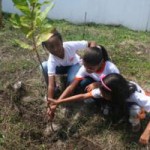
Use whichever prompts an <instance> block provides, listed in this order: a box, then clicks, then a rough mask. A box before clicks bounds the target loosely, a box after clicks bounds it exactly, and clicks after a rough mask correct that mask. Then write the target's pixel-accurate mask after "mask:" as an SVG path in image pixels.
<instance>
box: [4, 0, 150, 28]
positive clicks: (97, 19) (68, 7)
mask: <svg viewBox="0 0 150 150" xmlns="http://www.w3.org/2000/svg"><path fill="white" fill-rule="evenodd" d="M2 1H3V10H4V11H6V12H10V13H12V12H15V13H16V12H18V11H16V9H15V8H14V7H13V4H12V2H11V0H2ZM41 1H42V0H41ZM54 3H55V6H54V8H53V9H52V10H51V11H50V12H49V14H48V17H49V18H52V19H65V20H67V21H70V22H73V23H84V18H85V13H86V14H87V16H86V22H94V23H98V24H109V25H110V24H111V25H123V26H126V27H128V28H130V29H133V30H143V31H146V30H148V31H150V0H55V1H54Z"/></svg>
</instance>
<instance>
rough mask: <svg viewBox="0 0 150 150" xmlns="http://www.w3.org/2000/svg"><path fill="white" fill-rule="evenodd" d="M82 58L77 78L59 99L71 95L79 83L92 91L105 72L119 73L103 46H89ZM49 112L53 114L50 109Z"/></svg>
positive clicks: (83, 87) (85, 89) (86, 89)
mask: <svg viewBox="0 0 150 150" xmlns="http://www.w3.org/2000/svg"><path fill="white" fill-rule="evenodd" d="M82 60H83V65H82V67H81V68H80V69H79V71H78V73H77V74H76V76H75V79H74V80H73V82H72V83H71V84H70V85H69V86H68V87H67V88H66V90H65V91H64V92H63V93H62V95H61V96H60V97H59V99H64V98H66V97H68V96H69V95H71V94H72V93H73V92H74V90H75V89H76V87H77V86H78V85H80V86H81V88H82V89H84V91H91V90H92V89H93V88H94V87H95V86H98V84H99V82H98V81H100V77H101V76H102V75H103V74H105V75H107V74H110V73H119V70H118V68H117V67H116V66H115V65H114V64H113V63H112V62H111V61H110V60H109V57H108V54H107V51H106V49H105V48H104V47H103V46H98V47H91V48H87V49H86V50H85V51H84V54H83V57H82ZM90 83H92V84H90ZM59 99H58V100H59ZM52 109H55V108H52ZM47 113H48V114H49V115H50V116H51V111H50V110H48V111H47Z"/></svg>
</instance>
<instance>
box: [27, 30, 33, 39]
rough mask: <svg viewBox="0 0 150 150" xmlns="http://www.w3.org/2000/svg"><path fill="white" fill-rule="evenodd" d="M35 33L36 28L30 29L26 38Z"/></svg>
mask: <svg viewBox="0 0 150 150" xmlns="http://www.w3.org/2000/svg"><path fill="white" fill-rule="evenodd" d="M33 34H34V30H31V31H29V32H28V33H27V35H26V38H30V37H32V35H33Z"/></svg>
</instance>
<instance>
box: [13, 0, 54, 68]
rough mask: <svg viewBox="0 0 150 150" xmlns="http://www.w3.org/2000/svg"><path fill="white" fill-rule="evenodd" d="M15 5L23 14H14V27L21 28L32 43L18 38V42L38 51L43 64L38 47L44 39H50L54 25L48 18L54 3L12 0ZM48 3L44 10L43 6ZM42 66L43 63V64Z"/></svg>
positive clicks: (47, 0) (26, 47) (35, 0)
mask: <svg viewBox="0 0 150 150" xmlns="http://www.w3.org/2000/svg"><path fill="white" fill-rule="evenodd" d="M12 1H13V3H14V5H15V7H16V8H17V9H19V10H20V12H21V15H18V14H13V15H12V16H11V19H10V21H11V23H12V25H13V27H14V28H17V29H21V31H22V32H23V33H24V34H25V36H26V38H27V39H30V41H31V43H32V44H31V45H29V44H27V43H24V42H22V41H21V40H16V42H17V43H18V44H19V45H20V46H21V47H23V48H25V49H32V50H33V51H35V52H36V55H37V58H38V60H39V63H40V65H41V60H40V57H39V54H38V51H37V47H38V46H39V45H40V44H41V42H42V41H45V40H47V39H48V37H49V35H50V32H51V30H52V29H53V27H52V25H51V24H50V23H48V20H47V19H46V17H47V14H48V12H49V11H50V10H51V9H52V7H53V3H52V1H50V0H44V1H43V2H42V3H40V2H39V0H12ZM44 5H46V6H47V7H45V9H44V10H43V11H42V7H43V6H44ZM41 66H42V65H41Z"/></svg>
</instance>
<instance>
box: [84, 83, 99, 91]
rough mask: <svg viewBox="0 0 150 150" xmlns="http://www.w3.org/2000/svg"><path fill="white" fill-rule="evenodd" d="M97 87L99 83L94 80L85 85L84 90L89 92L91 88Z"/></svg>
mask: <svg viewBox="0 0 150 150" xmlns="http://www.w3.org/2000/svg"><path fill="white" fill-rule="evenodd" d="M98 87H99V83H98V82H94V83H91V84H89V85H88V86H86V88H85V91H87V92H90V91H92V90H93V89H95V88H98Z"/></svg>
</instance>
